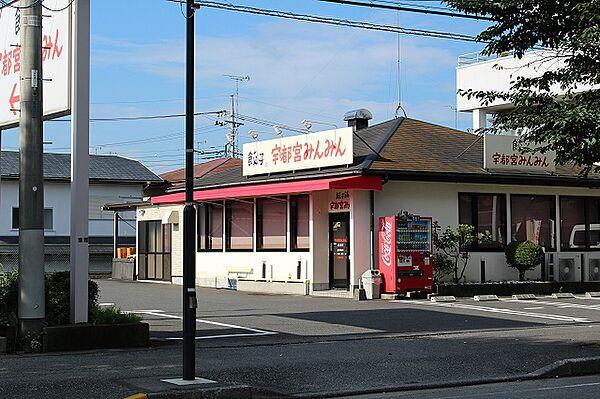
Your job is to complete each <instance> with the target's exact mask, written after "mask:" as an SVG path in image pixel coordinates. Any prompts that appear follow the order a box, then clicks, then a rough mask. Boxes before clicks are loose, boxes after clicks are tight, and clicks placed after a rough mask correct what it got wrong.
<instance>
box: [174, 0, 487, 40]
mask: <svg viewBox="0 0 600 399" xmlns="http://www.w3.org/2000/svg"><path fill="white" fill-rule="evenodd" d="M167 1H169V2H172V3H181V0H167ZM196 4H197V5H198V7H205V8H215V9H222V10H227V11H234V12H241V13H246V14H254V15H265V16H271V17H277V18H283V19H292V20H298V21H304V22H311V23H319V24H326V25H336V26H345V27H351V28H358V29H365V30H374V31H382V32H392V33H398V32H400V33H401V34H404V35H411V36H423V37H433V38H438V39H448V40H458V41H465V42H477V43H485V42H483V41H481V40H478V39H477V37H475V36H472V35H466V34H462V33H454V32H444V31H435V30H427V29H415V28H400V29H398V27H397V26H393V25H384V24H375V23H371V22H365V21H354V20H349V19H339V18H333V17H322V16H317V15H310V14H297V13H292V12H288V11H281V10H272V9H264V8H257V7H249V6H238V5H233V4H227V3H219V2H214V1H200V2H198V3H196Z"/></svg>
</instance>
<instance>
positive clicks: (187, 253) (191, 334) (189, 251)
mask: <svg viewBox="0 0 600 399" xmlns="http://www.w3.org/2000/svg"><path fill="white" fill-rule="evenodd" d="M185 10H186V12H185V15H186V18H187V23H186V73H185V74H186V77H185V90H186V93H185V114H186V115H185V207H184V209H183V379H184V380H194V379H195V378H196V306H197V302H196V240H195V237H196V208H195V206H194V11H195V10H194V1H193V0H186V9H185Z"/></svg>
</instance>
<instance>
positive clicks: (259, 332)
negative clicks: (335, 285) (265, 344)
mask: <svg viewBox="0 0 600 399" xmlns="http://www.w3.org/2000/svg"><path fill="white" fill-rule="evenodd" d="M129 313H136V314H146V315H149V316H157V317H164V318H167V319H178V320H181V319H183V316H178V315H171V314H166V313H164V312H163V311H162V310H160V311H148V310H132V311H130V312H129ZM196 323H204V324H211V325H214V326H219V327H227V328H233V329H235V330H244V331H250V332H249V333H240V334H221V335H207V336H202V337H196V339H213V338H232V337H259V336H264V335H276V334H277V333H276V332H274V331H265V330H259V329H257V328H250V327H243V326H238V325H235V324H227V323H221V322H218V321H210V320H204V319H196ZM182 339H183V338H182V337H167V338H165V340H167V341H173V340H182Z"/></svg>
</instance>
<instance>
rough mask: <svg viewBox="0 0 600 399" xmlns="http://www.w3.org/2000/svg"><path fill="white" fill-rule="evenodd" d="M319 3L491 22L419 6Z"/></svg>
mask: <svg viewBox="0 0 600 399" xmlns="http://www.w3.org/2000/svg"><path fill="white" fill-rule="evenodd" d="M319 1H321V2H325V3H336V4H343V5H349V6H359V7H371V8H382V9H386V10H394V11H406V12H414V13H419V14H430V15H440V16H444V17H457V18H469V19H478V20H482V21H493V19H492V18H489V17H484V16H480V15H472V14H461V13H456V12H451V11H438V10H433V9H426V8H424V7H422V6H421V7H422V8H415V7H416V6H412V7H404V6H401V5H391V4H375V3H372V2H371V3H365V2H363V1H354V0H319ZM385 3H390V2H385Z"/></svg>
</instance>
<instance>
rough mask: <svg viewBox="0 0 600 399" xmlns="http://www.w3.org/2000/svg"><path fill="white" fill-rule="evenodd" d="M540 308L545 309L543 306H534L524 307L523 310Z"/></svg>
mask: <svg viewBox="0 0 600 399" xmlns="http://www.w3.org/2000/svg"><path fill="white" fill-rule="evenodd" d="M540 309H544V307H543V306H534V307H532V308H523V310H540Z"/></svg>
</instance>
